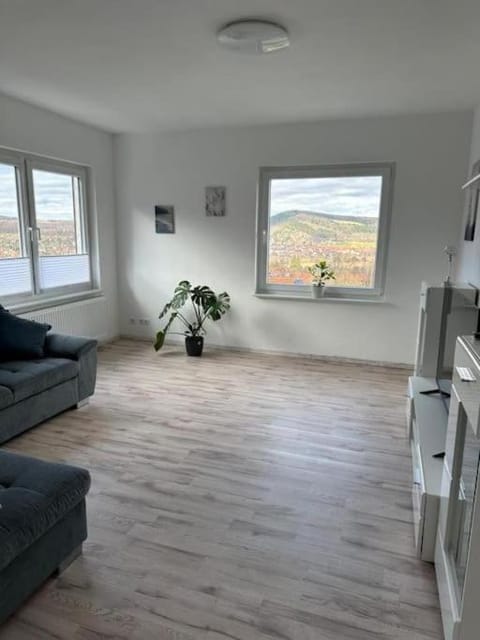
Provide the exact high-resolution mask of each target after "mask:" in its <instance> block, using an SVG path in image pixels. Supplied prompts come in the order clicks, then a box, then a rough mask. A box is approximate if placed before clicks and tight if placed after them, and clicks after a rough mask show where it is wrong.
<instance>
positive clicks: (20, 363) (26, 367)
mask: <svg viewBox="0 0 480 640" xmlns="http://www.w3.org/2000/svg"><path fill="white" fill-rule="evenodd" d="M78 370H79V369H78V363H77V362H74V361H73V360H67V359H65V358H42V359H40V360H12V361H11V362H0V386H3V387H7V388H8V389H10V391H11V392H12V393H13V396H14V399H15V402H20V401H21V400H25V398H29V397H30V396H34V395H36V394H37V393H41V392H42V391H45V390H47V389H50V388H51V387H55V386H56V385H57V384H61V383H62V382H66V381H67V380H71V379H72V378H75V377H77V376H78Z"/></svg>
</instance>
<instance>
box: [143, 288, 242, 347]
mask: <svg viewBox="0 0 480 640" xmlns="http://www.w3.org/2000/svg"><path fill="white" fill-rule="evenodd" d="M188 302H190V303H191V305H192V310H193V314H194V318H193V319H192V320H190V319H188V318H186V317H185V316H184V315H183V313H180V309H182V308H183V307H184V306H185V305H186V304H187V303H188ZM229 309H230V296H229V295H228V293H227V292H226V291H224V292H223V293H219V294H216V293H215V292H214V291H212V289H210V287H207V286H206V285H197V286H195V287H194V286H192V285H191V284H190V282H188V280H182V281H181V282H179V283H178V284H177V286H176V287H175V291H174V292H173V298H172V299H171V300H170V302H167V304H166V305H165V306H164V307H163V309H162V311H161V313H160V315H159V316H158V317H159V319H162V318H164V317H165V316H166V315H167V314H168V313H170V317H169V318H168V321H167V324H166V325H165V326H164V327H163V329H161V331H159V332H158V333H157V335H156V338H155V343H154V348H155V351H158V350H159V349H161V348H162V347H163V345H164V342H165V337H166V335H167V332H168V331H169V329H170V327H171V326H172V324H173V322H174V321H175V320H177V319H178V320H179V321H180V322H181V323H182V324H183V325H184V326H185V330H184V331H183V333H181V334H178V333H177V335H184V336H185V348H186V350H187V354H188V355H189V356H197V357H198V356H201V355H202V351H203V336H204V334H205V333H206V331H205V328H204V326H203V325H204V324H205V322H206V321H207V320H208V319H210V320H212V321H213V322H216V321H217V320H220V319H221V317H222V316H223V315H224V314H225V313H226V312H227V311H228V310H229ZM172 333H175V332H172Z"/></svg>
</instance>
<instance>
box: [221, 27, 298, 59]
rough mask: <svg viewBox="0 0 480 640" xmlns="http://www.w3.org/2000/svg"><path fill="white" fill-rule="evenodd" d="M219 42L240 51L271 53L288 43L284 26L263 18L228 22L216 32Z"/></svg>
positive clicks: (286, 45)
mask: <svg viewBox="0 0 480 640" xmlns="http://www.w3.org/2000/svg"><path fill="white" fill-rule="evenodd" d="M217 39H218V41H219V43H220V44H221V45H222V46H224V47H227V49H232V50H233V51H239V52H242V53H257V54H262V53H273V52H275V51H280V50H281V49H285V48H286V47H288V46H289V45H290V40H289V38H288V33H287V31H286V29H284V27H282V26H280V25H279V24H275V23H273V22H266V21H264V20H238V21H236V22H230V23H229V24H227V25H225V26H224V27H222V28H221V29H220V31H219V32H218V33H217Z"/></svg>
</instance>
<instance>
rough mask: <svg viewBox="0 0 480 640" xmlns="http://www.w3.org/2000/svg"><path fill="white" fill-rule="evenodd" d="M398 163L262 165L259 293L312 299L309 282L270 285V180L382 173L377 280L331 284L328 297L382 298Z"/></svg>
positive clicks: (375, 174) (257, 281) (257, 283)
mask: <svg viewBox="0 0 480 640" xmlns="http://www.w3.org/2000/svg"><path fill="white" fill-rule="evenodd" d="M394 174H395V163H393V162H366V163H350V164H329V165H306V166H288V167H280V166H278V167H272V166H270V167H260V170H259V178H258V185H257V233H256V265H255V274H256V287H255V293H256V295H260V296H265V297H268V296H272V297H275V296H276V297H282V296H284V297H293V298H296V297H298V298H300V299H301V298H309V299H312V296H311V293H310V290H309V286H308V285H294V284H269V283H268V282H267V265H268V255H269V247H268V242H269V224H270V216H269V212H270V182H271V180H281V179H289V180H291V179H295V178H298V179H301V178H335V177H338V178H349V177H368V176H381V177H382V190H381V197H380V215H379V221H378V235H377V251H376V255H375V281H374V286H373V287H368V288H367V287H335V286H328V288H327V289H326V291H325V294H326V295H325V297H323V298H319V301H322V300H325V299H327V300H328V299H335V298H337V299H355V300H372V299H377V300H378V299H379V298H381V297H382V296H383V295H384V292H385V280H386V271H387V256H388V244H389V232H390V220H391V213H392V201H393V183H394V177H395V175H394Z"/></svg>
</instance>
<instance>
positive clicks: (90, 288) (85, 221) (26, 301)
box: [0, 147, 100, 308]
mask: <svg viewBox="0 0 480 640" xmlns="http://www.w3.org/2000/svg"><path fill="white" fill-rule="evenodd" d="M0 163H1V164H7V165H13V166H15V169H16V172H17V173H16V175H17V194H18V197H19V208H20V216H19V221H20V225H21V229H20V234H21V238H22V249H24V250H25V256H24V257H27V258H28V259H29V261H30V274H31V291H30V292H29V293H22V294H13V295H9V296H1V301H2V302H3V303H5V304H8V305H10V306H16V305H18V306H23V305H27V306H30V305H33V306H35V308H41V305H42V303H44V305H45V306H46V307H47V306H52V304H54V303H56V302H58V303H59V304H61V303H62V301H63V300H64V299H65V300H68V301H70V300H72V299H75V297H76V296H77V295H78V296H79V297H81V298H84V297H85V296H88V294H92V295H98V292H99V290H100V277H99V268H98V259H97V251H96V242H95V239H96V236H95V234H94V229H95V227H96V225H95V224H94V223H95V220H94V202H93V189H92V184H91V183H92V176H91V169H90V167H88V166H86V165H81V164H77V163H73V162H68V161H64V160H57V159H54V158H49V157H46V156H40V155H37V154H32V153H25V152H21V151H16V150H12V149H7V148H4V147H0ZM34 170H38V171H46V172H53V173H59V174H64V175H68V176H73V177H77V178H79V184H80V195H81V201H82V216H81V218H82V220H81V232H82V245H83V246H82V248H83V249H85V251H83V252H82V253H85V254H87V255H88V261H89V268H90V280H89V281H88V282H85V283H78V284H71V285H66V286H61V287H52V288H48V289H43V290H42V289H41V287H40V283H39V257H40V256H39V252H38V239H37V238H35V237H34V236H35V228H36V227H37V225H36V208H35V197H34V182H33V171H34ZM77 255H81V254H77ZM0 295H1V294H0Z"/></svg>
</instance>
